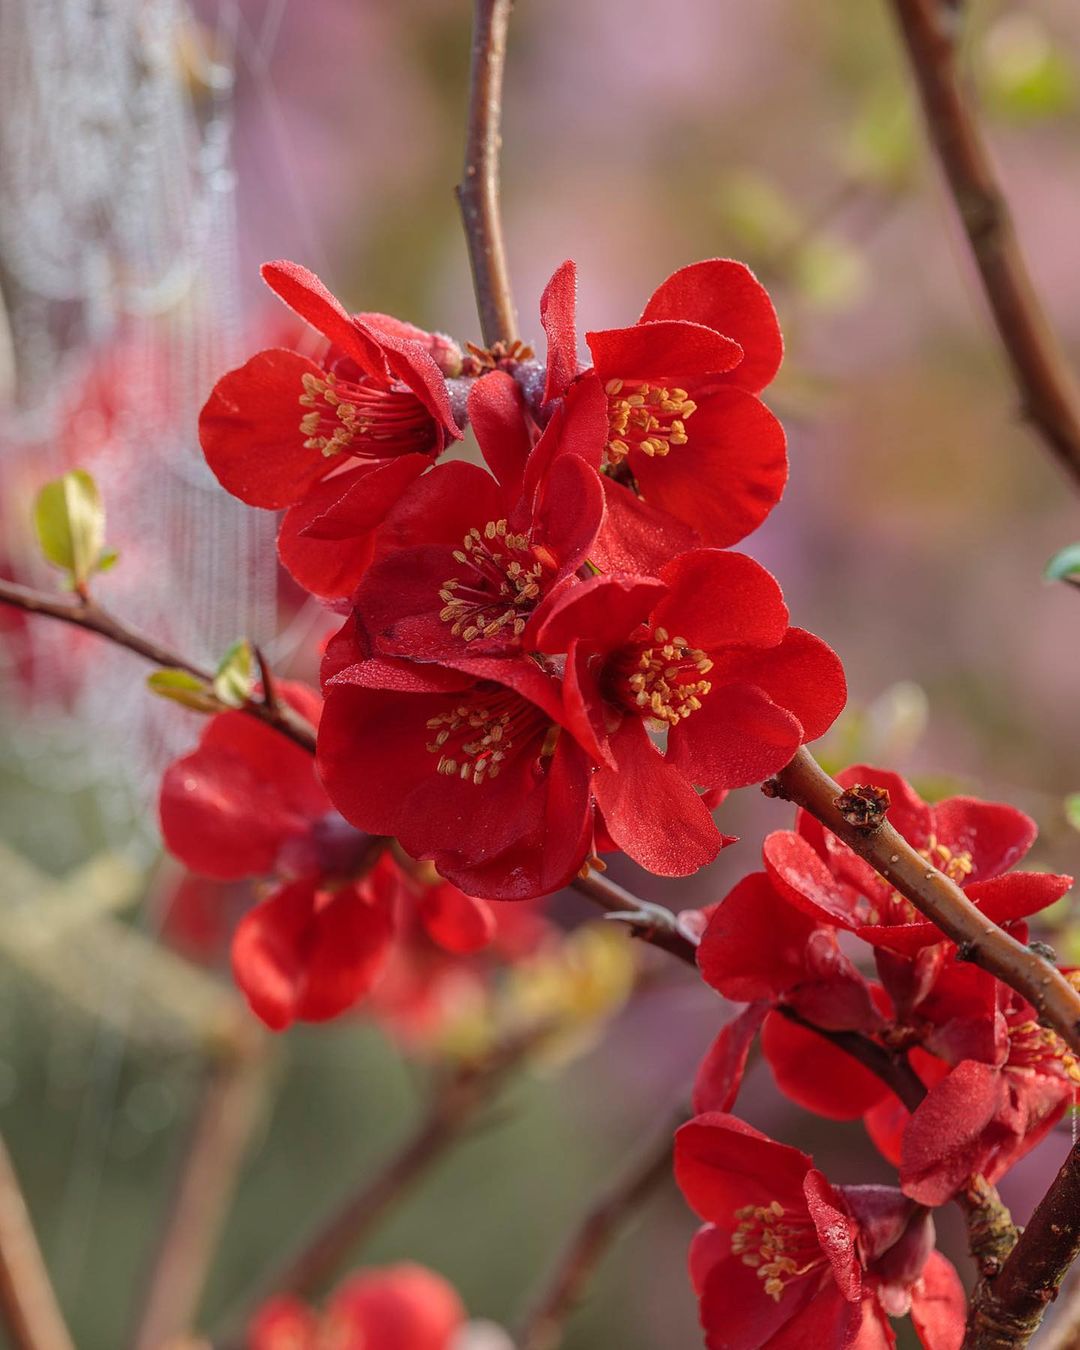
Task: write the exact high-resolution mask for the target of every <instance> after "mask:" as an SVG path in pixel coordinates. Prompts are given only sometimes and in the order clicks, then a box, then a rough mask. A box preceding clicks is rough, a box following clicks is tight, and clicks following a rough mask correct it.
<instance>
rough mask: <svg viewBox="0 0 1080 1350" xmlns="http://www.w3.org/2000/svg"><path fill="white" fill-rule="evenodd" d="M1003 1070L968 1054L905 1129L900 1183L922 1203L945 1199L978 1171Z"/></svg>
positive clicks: (999, 1099)
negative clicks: (984, 1136) (985, 1134)
mask: <svg viewBox="0 0 1080 1350" xmlns="http://www.w3.org/2000/svg"><path fill="white" fill-rule="evenodd" d="M1006 1091H1007V1090H1006V1087H1005V1082H1004V1079H1003V1077H1002V1074H1001V1072H1000V1070H998V1069H995V1068H993V1067H992V1066H991V1065H989V1064H979V1063H977V1062H976V1061H975V1060H972V1059H965V1060H963V1061H962V1062H961V1063H960V1064H958V1065H957V1066H956V1068H955V1069H953V1071H952V1072H951V1073H950V1074H949V1075H948V1077H946V1078H943V1079H942V1080H941V1082H940V1083H937V1084H936V1085H935V1086H934V1087H932V1088H931V1089H930V1091H929V1092H928V1093H927V1095H926V1097H925V1098H924V1099H923V1101H922V1102H921V1103H920V1104H919V1107H918V1109H917V1110H916V1111H915V1113H914V1115H913V1116H912V1117H911V1120H910V1121H909V1122H908V1126H907V1129H906V1130H905V1131H904V1138H903V1143H902V1145H901V1152H900V1185H901V1188H902V1189H903V1192H904V1194H905V1195H910V1196H911V1198H912V1199H913V1200H918V1201H919V1203H920V1204H923V1205H943V1204H945V1203H946V1201H948V1200H950V1199H951V1198H952V1197H953V1196H954V1195H955V1194H956V1192H957V1191H958V1190H959V1189H960V1188H961V1186H963V1185H964V1183H965V1182H966V1181H967V1179H968V1177H969V1176H970V1175H971V1174H972V1173H973V1172H981V1171H982V1170H983V1164H984V1162H985V1160H986V1155H987V1153H988V1150H989V1146H988V1145H987V1143H986V1142H985V1141H983V1140H982V1139H981V1136H982V1134H983V1131H984V1130H986V1128H987V1126H988V1125H989V1124H990V1123H991V1121H992V1120H993V1119H994V1117H995V1116H996V1115H997V1113H998V1111H999V1109H1000V1108H1001V1106H1002V1104H1003V1101H1004V1099H1005V1096H1006Z"/></svg>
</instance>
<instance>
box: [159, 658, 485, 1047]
mask: <svg viewBox="0 0 1080 1350" xmlns="http://www.w3.org/2000/svg"><path fill="white" fill-rule="evenodd" d="M280 693H281V695H282V697H284V698H285V699H287V700H288V702H289V703H291V704H292V706H293V707H294V708H296V709H297V711H298V712H301V713H302V714H303V715H304V716H306V717H307V718H308V719H309V720H310V721H311V722H313V723H317V722H318V720H319V713H320V703H319V699H318V696H317V695H316V694H314V693H313V692H311V691H310V690H307V689H305V688H304V687H303V686H301V685H294V684H288V683H284V682H283V683H282V684H281V686H280ZM160 817H161V828H162V833H163V835H164V837H165V842H166V844H167V846H168V847H169V849H170V850H171V851H172V852H173V853H174V854H175V855H176V856H177V857H179V858H180V859H181V860H182V861H183V862H184V863H186V864H187V865H188V866H189V867H191V868H192V869H193V870H194V871H196V872H199V873H201V874H203V875H204V876H209V877H214V878H217V879H220V880H238V879H240V878H244V877H265V876H269V877H273V878H275V879H276V880H282V879H284V880H286V881H287V884H285V885H282V886H279V887H278V888H277V889H276V890H274V891H273V892H272V893H271V894H270V895H269V896H268V897H267V898H266V899H265V900H263V901H262V902H261V903H260V904H258V905H256V906H255V907H254V908H253V909H251V910H249V911H248V913H247V914H246V915H245V916H244V918H243V919H242V920H241V922H240V924H239V926H238V928H237V929H236V932H235V934H234V936H233V942H232V963H233V971H234V973H235V976H236V981H237V983H238V984H239V986H240V987H241V988H242V989H243V991H244V993H245V995H246V996H247V999H248V1001H249V1002H250V1004H251V1006H252V1009H253V1010H254V1012H255V1013H256V1014H257V1015H258V1016H259V1017H260V1018H262V1020H263V1021H264V1022H265V1023H266V1024H267V1025H268V1026H270V1027H272V1028H274V1029H275V1030H280V1029H282V1028H284V1027H286V1026H288V1025H290V1024H291V1023H292V1022H294V1021H297V1020H304V1021H322V1020H325V1019H327V1018H331V1017H335V1016H337V1015H338V1014H339V1013H341V1012H343V1011H345V1010H346V1009H347V1008H350V1007H352V1006H353V1004H355V1003H356V1002H357V1001H358V1000H359V999H360V998H362V997H363V996H364V995H365V994H366V993H367V992H368V991H369V990H370V989H371V986H372V984H373V982H374V981H375V979H376V977H377V975H378V974H379V972H380V970H381V969H382V967H383V964H384V962H385V960H386V957H387V955H388V951H389V946H390V942H391V938H392V937H393V934H394V931H395V926H396V923H397V922H398V919H397V918H396V911H398V910H400V908H401V907H402V906H403V905H406V904H408V905H410V906H415V908H416V910H417V913H418V915H419V917H420V920H421V922H423V924H424V926H425V928H426V929H427V931H428V932H429V934H430V935H431V936H432V938H433V939H434V940H435V941H436V942H438V943H439V944H440V945H441V946H442V947H443V948H444V949H446V950H447V951H450V952H454V953H458V954H461V953H465V952H471V951H475V950H477V949H478V948H480V947H482V946H484V945H486V943H487V942H488V941H489V940H490V938H491V936H492V933H493V931H494V918H493V916H492V914H491V911H490V910H489V908H488V906H487V905H486V904H485V903H484V902H483V901H481V900H475V899H473V898H472V897H471V896H467V895H463V894H461V892H460V891H457V890H456V889H455V888H454V887H452V886H449V885H439V886H435V887H425V886H422V885H420V884H413V883H411V882H409V881H408V880H407V879H406V877H405V876H404V874H403V873H402V871H401V869H400V868H399V866H398V864H397V863H396V862H395V861H394V860H393V859H392V858H391V857H390V856H389V855H387V854H385V853H383V848H384V845H385V841H384V840H382V839H377V838H374V837H373V836H371V835H365V834H361V833H360V832H359V831H358V830H355V829H353V827H352V826H351V825H348V824H347V823H346V822H345V821H344V820H343V819H342V818H341V816H340V815H338V813H337V812H336V811H335V810H334V808H333V807H332V805H331V803H330V798H329V797H328V796H327V795H326V791H325V789H324V788H323V786H322V784H321V783H320V782H319V780H318V778H317V777H316V775H315V766H314V762H313V760H312V758H311V756H310V755H309V754H307V753H306V752H305V751H303V750H301V749H300V748H299V747H298V746H296V745H294V744H293V743H292V742H291V741H289V740H287V739H286V738H285V737H283V736H281V735H280V734H279V733H278V732H276V731H274V730H273V729H272V728H270V727H267V726H265V725H263V724H262V723H260V722H256V721H255V720H254V719H253V718H251V717H248V716H246V715H245V714H244V713H241V712H228V713H221V714H219V715H218V716H216V717H213V718H211V719H210V720H209V721H208V722H207V723H206V725H205V727H204V729H203V734H202V736H201V738H200V741H199V744H198V746H197V747H196V748H195V750H193V751H192V752H191V753H190V754H188V755H185V756H184V757H183V758H182V759H179V760H177V761H176V762H175V763H173V764H172V765H170V766H169V768H168V769H167V770H166V772H165V776H164V778H163V781H162V786H161V796H160ZM380 854H382V856H381V857H380Z"/></svg>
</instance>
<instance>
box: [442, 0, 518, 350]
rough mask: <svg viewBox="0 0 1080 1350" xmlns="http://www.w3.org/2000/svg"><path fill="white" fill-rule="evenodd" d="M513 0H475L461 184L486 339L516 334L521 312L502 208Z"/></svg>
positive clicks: (459, 192) (497, 339)
mask: <svg viewBox="0 0 1080 1350" xmlns="http://www.w3.org/2000/svg"><path fill="white" fill-rule="evenodd" d="M512 8H513V0H476V3H475V8H474V20H473V44H472V67H471V69H470V72H469V114H468V123H467V132H466V141H465V168H464V173H463V178H462V181H461V184H460V185H459V187H458V189H457V197H458V203H459V205H460V206H461V219H462V223H463V224H464V226H465V241H466V244H467V245H468V249H469V266H470V267H471V268H472V275H473V289H474V290H475V292H476V308H477V311H478V313H479V315H480V331H481V332H482V333H483V336H484V342H485V343H486V344H487V345H488V346H489V347H493V346H495V344H496V343H507V344H509V343H512V342H514V341H516V340H517V336H518V331H517V314H516V312H515V310H514V297H513V293H512V291H511V288H510V272H509V268H508V266H507V262H506V247H505V245H504V243H503V232H502V218H501V215H500V210H499V149H500V147H501V145H502V140H501V137H500V135H499V123H500V120H501V117H502V89H503V71H504V69H505V66H506V35H507V30H508V28H509V24H510V10H511V9H512Z"/></svg>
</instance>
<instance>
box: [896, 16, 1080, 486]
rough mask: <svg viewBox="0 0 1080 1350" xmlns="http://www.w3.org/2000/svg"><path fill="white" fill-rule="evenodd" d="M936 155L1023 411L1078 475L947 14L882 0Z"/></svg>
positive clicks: (1065, 368) (1079, 443)
mask: <svg viewBox="0 0 1080 1350" xmlns="http://www.w3.org/2000/svg"><path fill="white" fill-rule="evenodd" d="M892 4H893V8H894V10H895V11H896V17H897V20H898V22H899V25H900V31H901V33H902V34H903V39H904V43H905V46H906V48H907V54H908V58H909V61H910V64H911V69H912V73H913V75H914V76H915V81H916V84H917V85H918V89H919V94H920V97H921V99H922V107H923V112H924V114H925V117H926V124H927V129H928V132H929V135H930V139H931V140H932V142H933V144H934V148H935V150H936V151H937V155H938V158H939V160H940V161H941V167H942V169H943V170H944V173H945V178H946V180H947V182H948V185H949V190H950V192H951V194H952V198H953V201H954V203H955V205H956V210H957V212H958V214H959V216H960V219H961V221H962V222H963V226H964V230H965V231H966V233H967V238H968V243H969V244H970V246H971V252H972V256H973V257H974V260H975V264H976V266H977V268H978V270H979V275H980V276H981V278H982V285H983V291H984V293H985V295H986V299H987V302H988V303H989V306H990V310H991V312H992V314H993V317H994V323H995V325H996V327H997V332H998V336H999V338H1000V339H1001V343H1002V346H1003V347H1004V349H1005V354H1006V357H1007V358H1008V361H1009V364H1010V366H1011V367H1012V373H1013V378H1014V379H1015V381H1016V384H1017V387H1018V388H1019V391H1020V397H1021V400H1022V403H1023V410H1024V412H1025V414H1026V415H1027V417H1028V418H1029V419H1030V421H1031V422H1033V423H1034V425H1035V426H1036V427H1037V428H1038V430H1039V432H1040V433H1041V435H1042V437H1043V439H1044V440H1045V441H1046V443H1047V444H1048V445H1049V447H1050V448H1051V450H1052V451H1053V452H1054V453H1055V454H1056V455H1057V457H1058V459H1059V460H1060V461H1061V463H1062V465H1063V466H1064V467H1065V468H1066V469H1067V470H1068V472H1069V473H1070V474H1072V476H1073V478H1074V479H1077V480H1080V391H1078V389H1077V385H1076V381H1075V379H1074V377H1073V373H1072V371H1071V369H1070V367H1069V363H1068V362H1067V360H1066V358H1065V354H1064V352H1063V350H1062V347H1061V344H1060V342H1059V341H1058V339H1057V337H1056V336H1055V334H1054V331H1053V329H1052V328H1051V327H1050V324H1049V322H1048V321H1047V318H1046V315H1045V313H1044V312H1043V308H1042V306H1041V304H1040V302H1039V299H1038V297H1037V295H1036V294H1035V289H1034V287H1033V285H1032V282H1031V277H1030V275H1029V273H1028V269H1027V264H1026V262H1025V261H1024V255H1023V253H1022V252H1021V249H1020V245H1019V243H1018V241H1017V237H1016V231H1015V228H1014V226H1013V222H1012V217H1011V215H1010V212H1009V207H1008V204H1007V202H1006V199H1005V197H1004V194H1003V193H1002V190H1001V187H1000V185H999V183H998V181H997V177H996V175H995V172H994V167H993V164H992V163H991V160H990V155H989V153H988V151H987V148H986V144H985V142H984V140H983V136H982V133H981V130H980V128H979V124H978V121H977V120H976V117H975V114H974V112H973V109H972V106H971V103H970V102H969V99H968V95H967V93H966V91H965V89H964V87H963V84H962V82H961V79H960V75H959V71H958V69H957V62H956V46H955V28H956V24H957V16H956V14H955V11H954V10H953V9H952V7H951V6H948V5H946V4H944V3H943V2H942V0H892Z"/></svg>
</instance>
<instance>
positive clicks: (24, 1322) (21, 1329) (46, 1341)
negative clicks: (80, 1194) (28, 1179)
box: [0, 1140, 75, 1350]
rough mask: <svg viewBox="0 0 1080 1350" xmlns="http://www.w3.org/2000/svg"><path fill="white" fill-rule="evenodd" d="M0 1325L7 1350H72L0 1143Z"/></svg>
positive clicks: (11, 1169)
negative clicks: (4, 1335)
mask: <svg viewBox="0 0 1080 1350" xmlns="http://www.w3.org/2000/svg"><path fill="white" fill-rule="evenodd" d="M0 1325H2V1326H3V1328H4V1330H5V1331H6V1333H7V1341H6V1342H5V1343H7V1344H10V1346H11V1350H75V1344H74V1342H73V1341H72V1339H71V1337H70V1336H69V1335H68V1330H67V1327H66V1326H65V1324H64V1318H63V1314H62V1313H61V1311H60V1305H59V1303H57V1301H56V1294H55V1292H54V1291H53V1287H52V1282H51V1280H50V1279H49V1272H48V1270H47V1269H46V1267H45V1261H44V1259H43V1257H42V1255H41V1249H40V1248H39V1247H38V1243H37V1238H36V1237H35V1235H34V1227H33V1224H32V1223H31V1220H30V1211H29V1210H28V1209H27V1206H26V1200H25V1199H24V1197H23V1193H22V1188H21V1187H20V1186H19V1179H18V1177H17V1175H16V1173H15V1168H14V1167H13V1166H12V1163H11V1158H10V1157H9V1156H8V1151H7V1149H6V1147H5V1146H4V1143H3V1141H2V1140H0Z"/></svg>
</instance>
